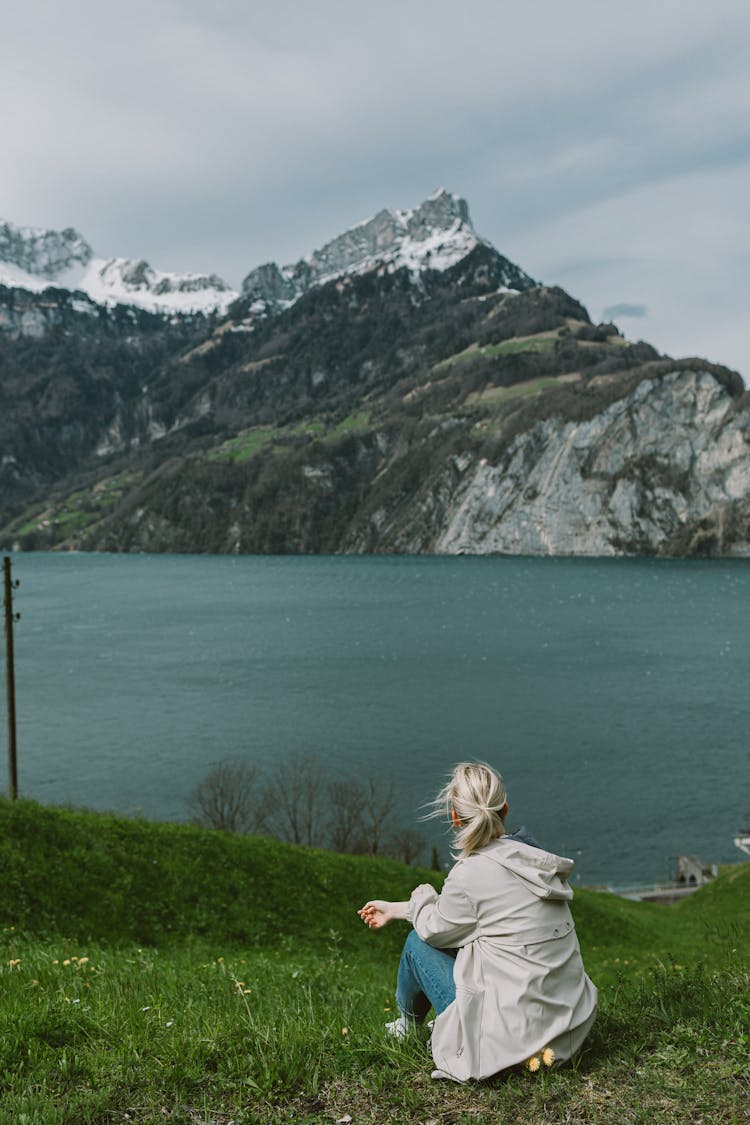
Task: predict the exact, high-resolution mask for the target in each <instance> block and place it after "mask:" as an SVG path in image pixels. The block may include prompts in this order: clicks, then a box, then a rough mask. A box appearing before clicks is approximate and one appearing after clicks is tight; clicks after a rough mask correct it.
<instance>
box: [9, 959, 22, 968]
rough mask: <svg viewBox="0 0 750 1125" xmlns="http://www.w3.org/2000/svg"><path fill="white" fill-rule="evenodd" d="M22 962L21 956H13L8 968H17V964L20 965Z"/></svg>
mask: <svg viewBox="0 0 750 1125" xmlns="http://www.w3.org/2000/svg"><path fill="white" fill-rule="evenodd" d="M20 964H21V958H20V957H13V958H11V960H10V961H9V962H8V968H9V969H15V968H16V966H17V965H20Z"/></svg>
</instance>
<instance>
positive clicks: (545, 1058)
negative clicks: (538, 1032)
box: [542, 1047, 555, 1066]
mask: <svg viewBox="0 0 750 1125" xmlns="http://www.w3.org/2000/svg"><path fill="white" fill-rule="evenodd" d="M554 1061H555V1052H554V1051H553V1050H552V1048H551V1047H545V1048H544V1050H543V1051H542V1062H543V1063H544V1065H545V1066H552V1064H553V1062H554Z"/></svg>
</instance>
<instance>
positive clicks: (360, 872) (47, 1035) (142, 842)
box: [0, 801, 750, 1125]
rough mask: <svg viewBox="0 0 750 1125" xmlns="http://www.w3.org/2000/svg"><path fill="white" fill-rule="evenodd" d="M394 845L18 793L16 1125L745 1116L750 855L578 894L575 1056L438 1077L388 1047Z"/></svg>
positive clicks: (12, 994)
mask: <svg viewBox="0 0 750 1125" xmlns="http://www.w3.org/2000/svg"><path fill="white" fill-rule="evenodd" d="M427 877H429V873H427V872H424V871H414V870H413V869H409V868H405V867H403V866H401V865H399V864H397V863H393V862H390V861H387V860H377V859H367V858H362V857H349V856H336V855H333V854H331V853H325V852H317V851H312V850H309V849H302V848H295V847H292V846H289V845H284V844H281V843H279V842H278V841H274V840H270V839H257V838H238V837H232V836H228V835H225V834H221V833H215V832H210V831H206V830H202V829H197V828H191V827H188V826H180V825H162V824H152V823H149V822H146V821H143V820H125V819H121V818H117V817H114V816H100V815H97V814H92V813H83V812H74V811H70V810H55V809H47V808H43V807H40V806H38V805H35V804H33V803H30V802H18V803H17V804H15V805H11V804H9V803H8V802H4V801H0V915H1V916H2V919H3V924H2V929H1V931H0V1091H1V1092H0V1123H2V1125H4V1123H5V1122H8V1123H11V1122H13V1125H16V1123H26V1125H47V1123H50V1125H51V1123H61V1125H62V1123H65V1125H69V1123H71V1125H72V1123H78V1122H80V1123H83V1122H92V1123H93V1122H105V1121H106V1122H110V1121H112V1122H114V1121H117V1122H126V1121H129V1122H138V1123H146V1122H149V1123H150V1122H155V1121H167V1122H172V1123H188V1122H191V1123H195V1122H203V1123H208V1122H213V1123H215V1125H229V1122H230V1121H232V1122H234V1123H235V1125H250V1123H255V1122H267V1123H272V1125H277V1123H281V1122H296V1123H313V1122H335V1121H340V1120H341V1119H343V1118H346V1117H347V1116H348V1117H350V1118H351V1119H352V1121H353V1122H390V1121H398V1122H412V1121H413V1122H428V1121H435V1122H440V1123H441V1125H462V1123H469V1122H477V1121H492V1122H495V1121H497V1122H503V1123H506V1122H516V1121H518V1122H521V1121H523V1122H532V1123H533V1122H547V1121H559V1122H563V1121H566V1122H599V1121H603V1122H609V1121H611V1122H618V1123H619V1122H644V1123H645V1122H649V1123H652V1122H675V1123H677V1122H680V1123H682V1122H696V1123H697V1122H699V1121H702V1122H706V1123H708V1122H709V1121H710V1122H732V1121H735V1122H742V1121H747V1120H748V1119H749V1117H748V1104H749V1103H748V1093H749V1071H748V1058H749V1057H750V977H749V976H748V968H749V967H750V962H749V955H748V949H747V942H746V936H745V935H746V933H747V929H748V924H749V923H750V865H746V864H741V865H737V867H736V868H732V869H730V870H728V871H727V872H726V873H722V875H721V876H720V878H719V879H718V880H717V881H716V882H715V883H713V884H711V885H710V886H708V887H707V888H705V889H704V890H702V891H700V892H699V893H697V894H696V895H695V896H693V897H691V898H689V899H687V900H685V901H684V902H682V903H680V904H678V905H677V906H675V907H660V906H655V905H648V904H639V903H633V902H629V901H626V900H620V899H616V898H614V897H613V896H610V895H606V894H599V893H596V892H593V891H588V892H586V891H578V892H577V893H576V899H575V903H574V909H575V915H576V923H577V927H578V932H579V936H580V940H581V945H582V949H583V953H584V960H585V962H586V965H587V968H588V971H589V973H590V975H591V976H592V977H593V979H594V980H595V982H596V983H597V984H598V985H599V987H600V1002H601V1006H600V1017H599V1020H598V1021H597V1024H596V1025H595V1028H594V1031H593V1033H592V1035H591V1037H590V1039H589V1042H588V1044H587V1048H586V1050H585V1052H584V1054H583V1056H582V1057H581V1059H580V1060H579V1061H578V1063H577V1064H576V1066H574V1067H568V1068H565V1069H562V1070H560V1071H555V1072H546V1073H545V1072H542V1073H539V1074H536V1075H531V1074H529V1073H527V1072H526V1071H522V1070H518V1071H512V1072H509V1073H506V1074H504V1075H502V1076H500V1077H498V1078H497V1079H494V1080H492V1081H490V1082H486V1083H481V1084H471V1085H468V1086H454V1085H452V1084H447V1085H446V1084H442V1083H437V1082H432V1081H431V1080H430V1077H429V1075H430V1065H429V1056H428V1054H427V1052H426V1048H425V1042H424V1037H423V1036H415V1037H413V1038H412V1039H411V1040H409V1041H406V1042H391V1041H390V1040H387V1039H385V1038H384V1036H383V1032H382V1025H383V1022H384V1021H385V1020H387V1019H389V1018H392V1005H393V1001H392V990H393V983H394V975H395V964H396V957H397V954H398V949H399V946H400V943H401V941H402V939H403V937H404V934H405V932H406V930H405V927H403V926H400V927H396V926H392V927H390V928H389V929H388V930H386V931H384V932H382V933H380V934H374V933H370V932H369V931H367V930H366V929H365V928H364V927H362V924H361V923H360V922H359V920H358V919H357V917H356V913H355V910H356V907H357V906H358V905H359V904H360V903H361V902H362V901H363V900H364V899H365V898H366V897H369V896H370V895H373V894H383V895H385V896H391V897H402V896H404V895H405V894H406V893H407V892H408V889H409V888H410V887H411V886H412V885H414V884H415V883H416V882H420V881H423V880H424V879H425V878H427Z"/></svg>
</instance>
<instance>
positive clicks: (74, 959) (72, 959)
mask: <svg viewBox="0 0 750 1125" xmlns="http://www.w3.org/2000/svg"><path fill="white" fill-rule="evenodd" d="M70 959H71V961H77V960H78V958H77V957H71V958H70Z"/></svg>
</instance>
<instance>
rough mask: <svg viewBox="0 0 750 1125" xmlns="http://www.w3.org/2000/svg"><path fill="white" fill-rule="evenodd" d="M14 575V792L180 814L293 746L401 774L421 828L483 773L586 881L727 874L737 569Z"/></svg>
mask: <svg viewBox="0 0 750 1125" xmlns="http://www.w3.org/2000/svg"><path fill="white" fill-rule="evenodd" d="M13 572H14V577H16V578H18V579H20V581H21V586H20V588H19V589H18V591H17V593H16V608H17V609H18V610H20V611H21V613H22V615H23V616H22V619H21V621H20V622H19V624H18V625H17V627H16V634H15V637H16V680H17V711H18V737H19V775H20V787H21V792H22V795H27V796H33V797H35V798H37V799H39V800H41V801H44V802H49V803H55V804H66V803H71V804H74V805H85V806H89V807H91V808H95V809H116V810H120V811H122V812H125V813H129V814H130V813H142V814H143V815H145V816H148V817H154V818H163V819H177V820H182V819H185V818H186V817H187V804H186V802H187V798H188V795H189V793H190V791H191V790H192V788H193V787H194V786H195V785H196V784H197V782H198V781H199V780H200V779H201V778H202V777H203V775H204V774H205V772H206V770H207V769H208V767H209V766H210V764H211V763H214V762H216V761H218V760H220V759H222V758H227V757H231V758H236V757H245V758H247V759H249V760H253V761H256V762H258V763H260V764H261V766H263V767H264V768H266V769H271V768H273V765H274V763H276V762H278V760H279V759H280V757H283V756H284V755H285V754H288V753H290V752H294V751H303V752H306V753H311V754H314V755H316V756H320V758H321V759H322V760H323V761H324V762H325V764H326V765H327V767H328V768H329V770H330V771H331V772H332V773H334V774H337V775H338V774H342V775H349V776H354V777H358V778H362V777H364V776H367V775H374V776H377V777H378V778H380V779H383V780H393V781H394V783H395V785H396V787H397V793H398V796H397V801H396V808H395V810H394V816H395V821H396V823H398V824H400V825H414V826H416V817H417V815H418V813H419V808H420V805H422V803H423V802H425V801H427V800H428V799H429V798H430V797H431V796H432V795H433V793H434V791H435V790H436V789H437V788H438V787H439V785H440V784H441V783H442V780H443V777H444V774H445V772H446V771H447V770H448V769H449V768H450V766H451V765H452V764H453V763H454V762H455V761H456V760H459V759H461V758H464V757H479V758H484V759H486V760H488V761H490V762H492V763H493V764H495V765H496V766H497V767H498V768H499V769H500V770H501V771H502V773H503V775H504V777H505V780H506V784H507V787H508V791H509V795H510V803H511V821H513V822H514V823H516V824H520V823H524V824H526V826H527V827H528V828H529V829H530V830H531V831H533V832H534V834H535V835H536V836H537V837H538V838H539V839H540V840H541V841H542V843H543V844H544V845H545V846H546V847H549V848H550V849H552V850H555V851H560V852H563V853H566V854H570V855H572V856H573V857H574V858H575V859H576V863H577V869H576V870H577V878H578V880H579V881H580V882H582V883H598V882H605V881H615V882H620V883H623V882H637V881H640V880H652V879H659V878H662V877H664V876H665V875H666V874H667V873H668V870H669V868H670V863H671V858H672V857H674V856H676V855H677V854H681V853H693V854H698V855H700V856H701V857H702V858H704V859H705V860H707V861H715V862H722V861H727V860H730V861H731V860H735V859H739V858H741V856H740V853H739V852H737V851H736V850H735V849H734V848H733V846H732V842H731V837H732V834H733V832H734V831H735V830H736V829H737V828H739V827H741V826H744V825H745V824H746V823H748V822H750V770H749V768H748V751H747V737H748V730H749V729H750V721H749V720H750V705H749V704H748V693H747V679H748V657H749V656H750V641H749V639H748V622H747V616H748V607H750V565H748V564H747V563H745V562H742V561H736V562H731V561H716V562H713V561H706V562H697V561H689V562H688V561H672V560H664V561H662V560H588V559H515V558H466V557H463V558H392V557H373V558H348V557H323V558H320V557H284V558H266V557H237V558H235V557H214V556H167V555H46V554H28V555H17V556H15V557H14V559H13ZM5 745H6V733H5V723H4V721H3V726H2V729H1V730H0V752H2V754H3V759H4V757H5ZM3 764H4V763H3ZM422 830H423V831H424V832H425V833H426V834H427V835H428V836H429V837H430V838H431V839H432V838H435V839H436V840H439V841H440V842H441V848H442V852H443V856H444V858H446V859H447V846H446V845H447V836H445V835H443V833H442V829H441V828H439V827H437V826H436V825H434V824H428V825H427V826H425V827H424V828H423V829H422Z"/></svg>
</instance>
